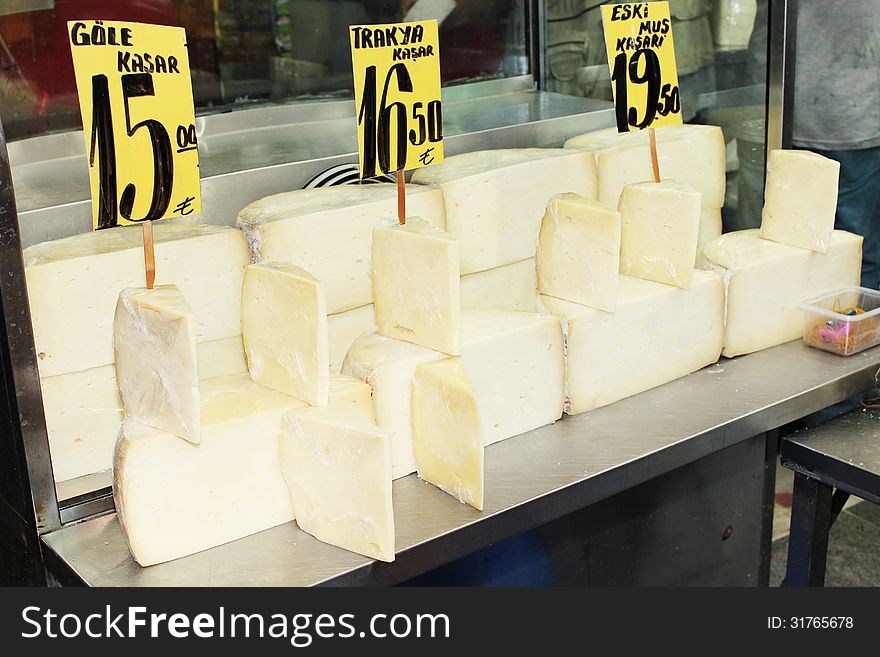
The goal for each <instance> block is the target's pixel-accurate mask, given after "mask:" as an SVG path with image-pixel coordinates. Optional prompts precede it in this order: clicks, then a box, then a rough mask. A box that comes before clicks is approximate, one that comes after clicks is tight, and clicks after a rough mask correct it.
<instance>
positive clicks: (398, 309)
mask: <svg viewBox="0 0 880 657" xmlns="http://www.w3.org/2000/svg"><path fill="white" fill-rule="evenodd" d="M373 298H374V299H375V303H374V310H375V314H376V325H377V326H378V327H379V332H380V333H381V334H382V335H384V336H387V337H389V338H397V339H399V340H405V341H407V342H412V343H413V344H417V345H420V346H422V347H427V348H428V349H436V350H438V351H442V352H444V353H447V354H452V355H457V354H458V353H459V352H460V351H461V280H460V276H459V265H458V242H457V240H456V239H455V238H454V237H452V236H451V235H449V234H448V233H445V232H443V231H442V230H440V229H438V228H436V227H434V226H433V225H432V224H430V223H428V222H427V221H425V220H424V219H422V218H421V217H409V218H408V219H407V220H406V223H405V224H403V225H401V224H400V223H398V221H397V220H396V219H390V220H387V221H384V222H382V223H381V224H380V225H379V226H377V227H376V228H374V229H373Z"/></svg>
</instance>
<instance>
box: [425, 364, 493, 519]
mask: <svg viewBox="0 0 880 657" xmlns="http://www.w3.org/2000/svg"><path fill="white" fill-rule="evenodd" d="M412 435H413V451H414V452H415V457H416V466H417V468H418V473H419V477H420V478H422V479H424V480H425V481H429V482H431V483H432V484H434V485H435V486H437V487H438V488H440V489H441V490H443V491H445V492H446V493H449V494H450V495H452V496H453V497H454V498H455V499H457V500H458V501H459V502H462V503H464V504H469V505H470V506H472V507H474V508H475V509H477V510H478V511H482V510H483V489H484V483H483V458H484V457H483V454H484V451H485V448H484V447H483V438H482V435H481V433H480V416H479V412H478V410H477V400H476V397H475V396H474V391H473V387H472V386H471V382H470V377H468V374H467V371H466V370H465V368H464V366H463V365H462V364H461V360H460V359H458V358H445V359H443V360H438V361H434V362H432V363H424V364H422V365H419V366H418V367H417V368H416V373H415V377H414V379H413V389H412Z"/></svg>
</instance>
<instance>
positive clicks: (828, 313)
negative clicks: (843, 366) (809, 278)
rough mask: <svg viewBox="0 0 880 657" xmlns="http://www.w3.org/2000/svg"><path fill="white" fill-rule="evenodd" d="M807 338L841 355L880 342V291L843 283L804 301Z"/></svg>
mask: <svg viewBox="0 0 880 657" xmlns="http://www.w3.org/2000/svg"><path fill="white" fill-rule="evenodd" d="M800 307H801V310H803V311H804V342H805V343H807V344H808V345H809V346H811V347H816V348H817V349H822V350H823V351H830V352H832V353H835V354H839V355H841V356H852V355H853V354H857V353H858V352H860V351H864V350H865V349H868V348H870V347H873V346H875V345H877V344H880V291H878V290H871V289H868V288H866V287H855V286H851V287H842V288H840V289H837V290H833V291H831V292H826V293H825V294H822V295H821V296H818V297H815V298H813V299H808V300H807V301H804V302H803V303H802V304H800Z"/></svg>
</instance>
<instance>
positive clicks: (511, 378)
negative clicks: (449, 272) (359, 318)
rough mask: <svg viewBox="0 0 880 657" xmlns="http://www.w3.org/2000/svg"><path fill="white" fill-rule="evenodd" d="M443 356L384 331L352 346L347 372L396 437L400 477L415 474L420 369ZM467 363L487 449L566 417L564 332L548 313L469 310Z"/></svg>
mask: <svg viewBox="0 0 880 657" xmlns="http://www.w3.org/2000/svg"><path fill="white" fill-rule="evenodd" d="M442 358H445V355H444V354H442V353H440V352H439V351H432V350H430V349H425V348H424V347H418V346H416V345H414V344H411V343H409V342H404V341H402V340H395V339H393V338H386V337H384V336H382V335H379V334H378V333H372V334H369V335H364V336H361V337H360V338H358V340H357V341H356V342H355V343H354V344H353V345H352V346H351V349H350V350H349V352H348V355H347V356H346V358H345V362H344V363H343V365H342V373H343V374H346V375H348V376H353V377H354V378H357V379H360V380H362V381H366V382H367V383H369V384H370V386H371V387H372V388H373V405H374V407H375V410H376V421H377V423H378V424H379V426H380V427H383V428H384V429H387V430H388V431H390V432H391V441H392V442H391V450H392V462H393V473H394V474H393V476H394V477H395V478H397V477H402V476H404V475H407V474H409V473H411V472H415V470H416V463H415V456H414V454H413V447H412V423H411V412H410V400H411V392H412V382H413V375H414V374H415V370H416V367H418V365H420V364H421V363H427V362H431V361H435V360H440V359H442ZM461 362H462V364H463V365H464V367H465V369H466V370H467V373H468V376H469V377H470V379H471V383H472V385H473V389H474V395H475V396H476V399H477V408H478V409H479V413H480V423H481V433H482V436H483V440H484V444H486V445H491V444H492V443H495V442H498V441H499V440H504V439H505V438H510V437H512V436H516V435H519V434H521V433H525V432H526V431H531V430H532V429H537V428H538V427H541V426H544V425H545V424H551V423H553V422H555V421H556V420H558V419H559V418H560V417H561V415H562V403H563V387H564V379H565V363H564V355H563V341H562V327H561V326H560V324H559V322H558V321H557V320H556V318H554V317H551V316H549V315H538V314H535V313H522V312H511V311H466V312H464V313H462V345H461Z"/></svg>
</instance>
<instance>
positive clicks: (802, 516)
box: [785, 472, 832, 586]
mask: <svg viewBox="0 0 880 657" xmlns="http://www.w3.org/2000/svg"><path fill="white" fill-rule="evenodd" d="M831 500H832V488H831V487H830V486H828V485H826V484H823V483H822V482H820V481H817V480H815V479H811V478H810V477H807V476H806V475H803V474H801V473H799V472H796V473H795V475H794V498H793V500H792V507H791V533H790V535H789V538H788V565H787V568H786V576H785V580H786V584H787V586H823V585H824V584H825V559H826V557H827V554H828V532H829V530H830V529H831V514H832V509H831Z"/></svg>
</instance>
